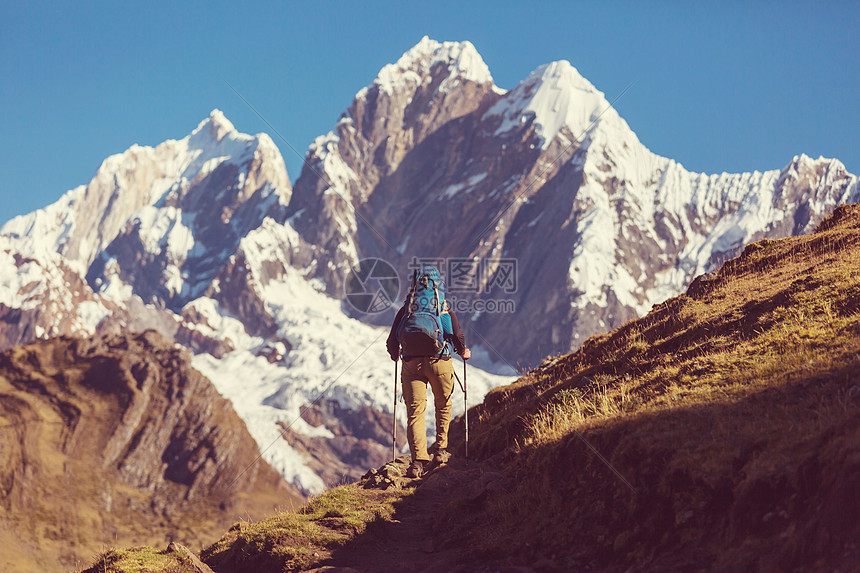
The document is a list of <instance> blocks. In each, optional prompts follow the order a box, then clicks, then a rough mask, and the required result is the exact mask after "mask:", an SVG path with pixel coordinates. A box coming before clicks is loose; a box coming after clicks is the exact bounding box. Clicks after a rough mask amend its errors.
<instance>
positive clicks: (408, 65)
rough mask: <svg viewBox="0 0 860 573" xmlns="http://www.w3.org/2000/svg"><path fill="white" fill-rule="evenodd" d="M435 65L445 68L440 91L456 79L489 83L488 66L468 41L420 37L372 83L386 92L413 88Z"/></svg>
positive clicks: (361, 92) (447, 88)
mask: <svg viewBox="0 0 860 573" xmlns="http://www.w3.org/2000/svg"><path fill="white" fill-rule="evenodd" d="M437 64H444V65H446V66H447V67H448V76H447V77H446V78H445V79H444V80H443V81H442V83H441V84H440V86H439V91H441V92H446V91H449V90H450V89H451V88H453V87H455V86H456V85H457V83H458V81H459V80H468V81H472V82H475V83H478V84H484V83H488V82H489V83H493V76H492V75H491V74H490V69H489V68H488V67H487V64H486V63H485V62H484V59H483V58H482V57H481V55H480V54H479V53H478V50H476V49H475V46H473V45H472V43H471V42H437V41H436V40H431V39H430V38H428V37H427V36H424V37H423V38H421V41H420V42H418V43H417V44H416V45H415V46H413V47H412V48H411V49H409V50H408V51H407V52H406V53H405V54H403V55H402V56H401V57H400V59H399V60H397V61H396V62H395V63H393V64H388V65H386V66H385V67H383V68H382V69H381V70H380V71H379V75H377V76H376V79H374V80H373V85H375V86H378V87H379V91H380V92H382V93H386V94H392V93H395V92H397V91H399V90H401V89H402V88H404V87H407V86H409V87H412V88H414V87H416V86H418V85H421V84H422V82H429V81H430V77H431V76H430V72H431V71H432V70H433V67H434V66H436V65H437ZM367 89H368V88H364V89H363V90H361V91H360V92H359V93H358V95H357V97H363V96H364V95H365V94H366V93H367Z"/></svg>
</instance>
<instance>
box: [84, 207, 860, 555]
mask: <svg viewBox="0 0 860 573" xmlns="http://www.w3.org/2000/svg"><path fill="white" fill-rule="evenodd" d="M858 351H860V207H858V206H846V207H840V208H839V209H837V211H836V212H835V213H834V215H833V216H832V217H830V218H828V219H827V220H826V221H824V222H823V223H822V225H821V226H820V228H819V229H818V230H817V231H816V232H815V233H813V234H811V235H809V236H804V237H795V238H788V239H784V240H779V241H762V242H759V243H756V244H753V245H750V246H748V247H747V248H746V250H745V251H744V253H743V254H742V255H741V256H740V257H738V258H737V259H734V260H732V261H729V262H728V263H726V264H725V265H724V266H723V267H722V268H721V269H720V270H719V272H717V273H715V274H713V275H708V276H703V277H700V278H699V279H697V280H696V281H695V282H694V283H693V285H691V287H690V289H689V290H688V292H687V293H686V294H684V295H681V296H678V297H676V298H673V299H670V300H668V301H666V302H665V303H663V304H661V305H658V306H656V307H655V308H654V309H653V311H652V312H651V313H649V314H648V315H647V316H646V317H644V318H642V319H639V320H635V321H631V322H630V323H628V324H626V325H624V326H623V327H622V328H619V329H617V330H615V331H613V332H611V333H609V334H606V335H601V336H596V337H593V338H591V339H590V340H588V341H587V342H586V343H585V344H584V345H583V347H582V348H581V349H580V350H579V351H577V352H575V353H572V354H569V355H566V356H558V357H552V358H549V359H547V360H546V361H544V363H543V364H541V366H540V367H538V368H536V369H535V370H533V371H532V372H530V373H528V374H527V375H525V376H523V377H522V378H521V379H519V380H518V381H517V382H516V383H514V384H512V385H510V386H507V387H504V388H499V389H497V390H495V391H493V392H491V393H490V394H489V395H488V396H487V398H486V399H485V401H484V403H483V404H482V405H480V406H478V407H476V408H475V409H474V410H473V412H472V414H471V415H470V420H471V421H473V423H474V426H473V427H472V429H471V443H470V453H471V454H472V455H473V457H475V458H477V459H475V460H470V461H468V462H466V461H462V460H461V461H460V462H459V463H451V464H449V466H448V467H445V468H442V469H440V470H439V471H438V472H436V473H435V474H434V475H432V476H430V477H429V478H427V480H426V481H424V482H417V483H413V484H408V487H406V488H405V489H403V490H400V491H399V493H398V495H397V496H393V497H392V498H391V499H385V498H384V497H377V498H374V499H370V498H367V497H366V496H367V495H368V494H367V492H366V490H361V489H360V488H359V486H357V485H352V486H346V487H344V488H338V489H337V490H333V491H332V492H330V493H328V494H325V495H324V496H322V497H321V498H320V499H319V500H317V501H315V502H314V503H315V504H317V505H313V504H312V505H311V506H309V509H308V510H306V511H305V515H311V516H314V515H315V512H316V510H315V509H314V508H315V507H317V506H321V507H328V506H331V504H333V503H334V504H335V505H337V504H342V505H343V507H345V508H348V507H349V506H352V509H350V510H349V511H358V510H362V511H364V512H365V513H364V515H365V518H364V519H362V520H361V523H362V525H361V526H360V527H352V528H351V529H349V530H348V531H347V529H348V528H344V527H340V528H339V529H338V532H339V534H342V535H341V536H340V537H337V539H336V540H335V541H334V542H332V543H334V544H336V546H337V550H336V551H335V550H332V549H331V547H332V546H331V545H324V543H323V544H321V543H320V540H321V539H322V540H323V541H325V539H328V537H325V536H327V535H329V532H328V531H327V530H321V529H317V530H315V532H310V533H309V532H308V531H307V529H302V528H301V527H292V526H291V527H289V528H287V527H281V526H272V525H270V524H271V523H272V522H271V520H270V521H269V522H261V523H259V524H240V525H237V526H234V528H233V529H232V530H231V531H230V532H228V533H227V534H226V535H225V536H224V538H223V539H222V540H221V541H219V542H218V543H216V544H215V545H213V546H212V547H210V548H209V549H207V550H205V551H204V552H203V555H204V560H205V561H207V562H208V563H209V565H210V566H212V567H213V569H214V570H215V571H234V570H237V567H238V564H239V563H240V562H247V563H256V564H259V565H261V567H260V568H258V569H257V570H260V571H269V570H271V571H281V570H302V569H309V568H312V567H320V566H323V565H337V566H353V567H355V568H356V569H358V570H379V571H385V570H389V568H387V565H386V564H387V563H396V562H397V558H402V559H401V563H400V570H402V567H403V566H404V565H408V569H410V570H427V571H433V570H439V569H440V568H445V569H450V568H451V567H450V564H451V563H458V564H460V566H461V567H462V570H465V571H472V570H487V571H489V570H494V569H496V568H500V567H503V566H510V565H513V566H528V567H529V568H531V569H532V570H536V571H541V570H565V571H566V570H585V571H587V570H618V571H625V570H628V569H629V570H634V571H667V570H668V571H698V570H711V571H795V570H797V571H808V570H820V571H836V570H841V571H852V570H857V569H858V568H860V549H858V546H857V543H858V542H857V540H858V539H860V481H858V479H857V476H858V475H860V358H858V356H860V354H858ZM362 496H365V497H362ZM428 499H434V500H436V502H437V503H436V505H432V506H431V505H428V502H427V500H428ZM337 500H340V501H337ZM345 500H352V501H350V502H349V503H345ZM355 500H359V501H358V502H356V501H355ZM362 500H364V501H362ZM330 510H331V509H329V510H327V511H330ZM371 510H372V511H371ZM338 511H340V510H338ZM344 511H346V510H344ZM368 511H369V513H368ZM337 513H338V512H335V513H334V514H331V515H329V518H335V519H339V520H343V517H338V515H337ZM415 513H425V514H427V513H429V514H430V517H431V518H430V519H429V520H428V521H427V522H426V523H425V524H424V525H421V527H423V529H416V527H418V525H416V524H415V523H413V524H412V525H411V526H410V528H409V529H405V530H404V527H405V525H404V523H405V522H406V520H407V519H408V518H409V517H410V516H412V515H414V514H415ZM273 519H274V518H273ZM281 519H284V518H281ZM289 519H296V518H289ZM325 519H326V517H325V516H323V515H320V516H316V517H314V520H315V523H316V525H319V524H320V522H322V523H323V524H325V521H324V520H325ZM368 520H370V521H368ZM368 523H369V525H365V524H368ZM329 529H330V528H329ZM246 530H248V531H249V533H248V534H247V535H246V534H244V532H245V531H246ZM320 531H322V534H323V537H320ZM403 531H405V532H406V533H407V534H408V535H399V536H398V535H396V534H397V533H398V532H403ZM392 539H393V540H392ZM428 540H429V545H427V546H426V547H424V549H423V553H422V550H419V549H416V548H417V547H418V546H419V545H421V544H426V543H427V542H428ZM320 547H322V548H323V550H322V551H321V550H319V548H320ZM287 548H289V549H287ZM369 549H372V550H373V551H374V552H375V555H385V556H387V559H388V560H386V561H380V562H379V563H378V564H377V565H378V566H377V567H374V566H373V563H372V561H368V554H369ZM416 551H417V553H416ZM287 553H289V554H290V555H293V554H300V555H301V556H302V557H301V559H298V560H295V559H293V558H292V557H290V558H289V559H293V560H292V561H290V560H289V559H281V560H280V561H278V562H277V563H276V562H275V561H274V559H275V558H277V557H278V556H280V555H285V554H287ZM225 555H229V556H233V557H237V558H238V557H239V556H241V560H240V561H233V562H231V563H227V562H226V561H224V560H219V558H216V557H217V556H221V557H222V558H223V556H225ZM371 555H373V554H372V553H371ZM416 555H417V556H418V557H419V558H416ZM264 563H265V564H268V565H265V566H263V565H262V564H264ZM93 570H98V571H103V570H123V569H104V568H103V569H93ZM249 570H250V569H249ZM390 570H397V567H395V566H391V567H390Z"/></svg>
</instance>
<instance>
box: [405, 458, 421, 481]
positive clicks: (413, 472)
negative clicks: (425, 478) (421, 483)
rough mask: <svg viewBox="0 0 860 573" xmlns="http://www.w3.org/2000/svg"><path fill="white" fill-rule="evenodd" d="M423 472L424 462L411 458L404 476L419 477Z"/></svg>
mask: <svg viewBox="0 0 860 573" xmlns="http://www.w3.org/2000/svg"><path fill="white" fill-rule="evenodd" d="M423 473H424V462H422V461H421V460H412V463H411V464H409V468H407V470H406V477H408V478H412V479H415V478H420V477H421V475H422V474H423Z"/></svg>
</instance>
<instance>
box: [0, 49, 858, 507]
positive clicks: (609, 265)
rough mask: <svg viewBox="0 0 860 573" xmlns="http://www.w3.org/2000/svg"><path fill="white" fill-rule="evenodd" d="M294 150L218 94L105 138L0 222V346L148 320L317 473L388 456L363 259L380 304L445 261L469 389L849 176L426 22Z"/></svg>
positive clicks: (813, 207)
mask: <svg viewBox="0 0 860 573" xmlns="http://www.w3.org/2000/svg"><path fill="white" fill-rule="evenodd" d="M306 160H307V162H306V165H305V167H304V169H303V170H302V172H301V174H300V176H299V177H298V179H297V180H296V181H295V185H294V186H291V183H290V179H289V177H288V175H287V172H286V169H285V167H284V163H283V159H282V157H281V155H280V153H279V151H278V149H277V147H276V146H275V144H274V143H273V141H272V140H271V138H270V137H269V136H267V135H265V134H258V135H254V136H251V135H245V134H242V133H239V132H238V131H237V130H236V129H235V128H234V127H233V125H232V124H231V123H230V122H229V121H228V120H227V119H226V118H225V117H224V115H223V114H222V113H221V112H219V111H217V110H215V111H213V112H212V113H211V114H210V116H209V117H208V118H206V119H204V120H203V121H202V122H201V123H200V124H199V125H198V127H197V128H196V129H195V130H194V131H192V132H191V134H189V135H188V136H187V137H185V138H183V139H180V140H176V141H174V140H170V141H166V142H164V143H162V144H160V145H158V146H156V147H154V148H151V147H142V146H133V147H132V148H130V149H129V150H127V151H125V152H124V153H121V154H118V155H115V156H112V157H109V158H108V159H106V160H105V161H104V163H103V164H102V165H101V166H100V167H99V169H98V170H97V172H96V174H95V176H94V177H93V179H92V180H91V181H90V182H89V183H88V184H87V185H85V186H80V187H78V188H75V189H73V190H71V191H69V192H68V193H66V194H65V195H64V196H63V197H62V198H61V199H60V200H59V201H58V202H57V203H55V204H53V205H50V206H48V207H46V208H45V209H42V210H39V211H36V212H34V213H31V214H29V215H25V216H22V217H17V218H15V219H13V220H11V221H9V222H8V223H6V224H5V225H4V226H3V227H2V228H0V277H2V279H0V347H11V346H14V345H17V344H21V343H24V342H29V341H32V340H36V339H39V338H44V337H50V336H56V335H61V334H67V335H78V336H92V335H93V334H95V333H119V332H125V331H132V332H134V331H140V330H144V329H148V328H151V329H155V330H157V331H159V332H160V333H162V334H163V335H164V336H166V337H167V338H168V339H170V340H173V341H175V342H177V343H179V344H181V345H183V346H185V347H187V348H188V349H190V350H191V351H192V352H193V353H194V356H193V359H192V361H193V364H194V367H195V368H197V369H198V370H199V371H200V372H202V373H203V374H204V375H206V376H207V377H209V378H210V379H211V380H212V382H213V383H214V384H215V386H216V387H217V388H218V390H219V392H220V393H221V394H222V395H223V396H225V397H226V398H228V399H229V400H231V402H232V403H233V405H234V407H235V408H236V411H237V412H238V413H239V415H240V416H241V417H242V418H243V420H244V421H245V423H246V424H247V426H248V429H249V431H250V432H251V434H252V435H253V436H254V438H255V440H256V441H257V444H258V446H259V447H260V449H261V451H262V452H263V455H264V457H265V459H266V460H267V461H268V462H269V463H271V464H272V465H273V466H274V467H275V468H276V469H277V470H278V471H280V472H281V473H282V474H283V475H284V476H285V477H286V478H287V480H288V481H289V482H290V483H292V484H294V485H296V486H297V487H298V488H299V489H300V490H301V491H302V492H303V493H304V494H309V493H318V492H320V491H322V490H323V489H325V488H326V487H328V486H330V485H332V484H333V483H337V481H339V480H340V479H342V478H338V479H335V476H336V475H340V476H344V477H346V478H348V479H356V478H357V477H358V476H360V475H361V474H362V473H363V472H364V471H365V470H366V467H367V465H368V464H371V465H377V464H378V463H381V462H382V461H384V460H385V459H387V456H388V455H389V448H390V442H389V438H388V429H390V427H391V426H390V421H389V418H388V415H389V414H391V413H392V409H394V407H395V403H394V401H393V396H392V385H393V380H392V378H393V376H394V373H393V371H392V368H393V364H392V363H391V362H390V361H389V359H388V356H387V354H386V352H385V350H384V339H385V336H386V334H387V329H386V328H385V327H386V326H387V325H388V324H390V321H391V319H392V317H393V309H389V310H387V311H386V312H373V313H368V312H365V311H367V310H368V309H366V308H362V309H357V308H354V307H353V306H352V305H351V304H350V302H349V300H348V299H347V300H344V299H345V296H346V294H348V292H349V290H348V289H355V288H357V287H360V288H369V286H368V285H369V284H370V283H372V282H373V281H369V280H368V279H369V278H371V277H370V275H372V274H373V273H372V272H371V271H369V270H367V268H370V267H368V264H367V263H365V266H364V267H361V266H359V263H360V261H362V260H366V259H372V258H377V259H382V260H383V261H384V262H387V263H389V264H390V265H391V267H392V268H393V269H395V271H396V274H397V275H398V276H399V277H400V280H399V283H400V285H399V286H400V288H399V289H392V292H391V293H389V292H388V291H385V289H380V288H379V287H378V286H376V287H373V288H374V289H376V290H375V291H373V290H371V291H370V292H376V294H380V292H381V291H385V292H384V294H385V297H381V298H379V297H377V298H378V300H383V302H385V301H389V300H399V298H400V297H402V296H403V294H404V293H405V291H406V288H405V284H406V283H407V277H408V276H409V272H410V266H411V264H412V263H413V262H414V261H415V260H416V259H418V258H420V259H433V260H436V261H439V262H440V266H441V267H442V269H443V272H445V273H446V276H447V280H448V283H449V285H448V286H449V299H450V302H451V304H452V306H453V308H455V309H456V310H457V312H458V314H459V316H460V318H461V322H462V323H463V324H464V327H465V330H466V334H467V337H468V339H469V344H470V345H471V346H473V347H474V350H475V360H474V363H475V365H476V366H483V367H484V368H485V369H486V371H484V370H481V369H480V368H476V367H472V368H471V369H470V371H469V377H468V380H469V387H470V391H469V397H470V399H471V400H472V403H476V402H477V401H479V400H480V399H481V398H482V397H483V396H484V394H485V393H486V392H487V391H489V390H490V389H491V388H493V387H496V386H498V385H500V384H503V383H505V382H508V381H510V374H511V373H512V372H513V370H514V365H516V366H520V365H525V366H529V365H534V364H537V363H538V362H539V361H540V360H541V359H542V358H543V357H544V356H545V355H546V354H557V353H561V352H567V351H569V350H571V349H572V348H576V347H578V346H579V344H580V341H582V340H584V339H585V338H586V337H587V336H589V335H591V334H593V333H594V332H601V331H605V330H607V329H609V328H611V327H614V326H617V325H619V324H622V323H624V322H626V321H627V320H629V319H631V318H633V317H636V316H640V315H642V314H644V313H645V312H646V311H647V310H648V309H649V308H651V306H652V305H653V304H655V303H659V302H661V301H662V300H664V299H665V298H667V297H669V296H672V295H674V294H677V293H679V292H681V291H682V290H683V289H684V288H685V287H686V286H687V285H688V283H689V282H690V281H691V280H692V278H693V277H694V276H697V275H699V274H701V273H703V272H706V271H710V270H712V269H714V268H716V266H717V265H718V263H719V262H720V261H721V260H723V259H724V258H727V257H730V256H731V255H732V254H734V253H736V252H737V251H738V250H739V249H741V248H743V246H744V245H745V244H747V243H748V242H750V241H754V240H758V239H760V238H763V237H776V236H782V235H785V234H797V233H802V232H806V231H808V230H810V229H811V228H813V227H814V225H815V224H817V223H818V222H819V221H820V220H821V219H822V218H823V217H824V216H825V215H826V214H827V213H829V212H831V211H832V209H833V208H834V206H835V205H837V204H840V203H846V202H854V201H857V200H858V194H860V191H858V185H857V177H856V176H854V175H851V174H849V173H847V172H846V170H845V168H844V166H843V165H842V164H841V163H839V162H838V161H836V160H828V159H823V158H819V159H817V160H812V159H810V158H808V157H806V156H803V155H800V156H797V157H795V158H794V159H793V160H792V161H791V162H790V163H789V164H788V165H787V166H786V167H785V168H784V169H782V170H779V171H766V172H761V173H759V172H756V173H751V174H750V173H746V174H721V175H705V174H696V173H691V172H688V171H687V170H685V169H684V168H683V167H682V166H681V165H679V164H678V163H676V162H674V161H672V160H671V159H667V158H662V157H659V156H657V155H655V154H653V153H651V152H650V151H648V149H647V148H646V147H645V146H644V145H643V144H642V143H640V142H639V140H638V138H637V137H636V135H635V134H634V133H633V132H632V131H631V130H630V128H629V126H627V124H626V123H625V122H624V120H623V119H622V118H621V117H620V116H619V115H618V114H617V113H616V112H615V110H614V109H613V108H612V107H611V106H610V105H609V102H608V101H607V100H606V98H605V96H604V95H603V94H602V93H601V92H600V91H598V90H597V89H596V88H595V87H594V86H593V85H592V84H591V83H589V82H588V80H586V79H585V78H583V77H582V76H581V75H580V74H579V73H578V72H577V71H576V70H575V69H574V68H573V66H571V65H570V64H569V63H568V62H566V61H559V62H553V63H550V64H547V65H544V66H541V67H539V68H538V69H536V70H535V71H534V72H533V73H532V74H531V75H530V76H529V77H528V78H526V79H525V80H523V81H522V82H521V83H520V84H519V85H517V86H516V87H515V88H514V89H512V90H510V91H505V90H503V89H501V88H499V87H497V86H496V85H495V84H494V82H493V79H492V76H491V74H490V71H489V69H488V68H487V66H486V64H485V63H484V62H483V60H482V58H481V57H480V55H479V54H478V52H477V50H476V49H475V47H474V46H473V45H472V44H470V43H469V42H461V43H456V42H444V43H440V42H436V41H433V40H430V39H428V38H423V39H422V40H421V41H420V42H419V43H418V44H417V45H416V46H414V47H413V48H412V49H410V50H408V51H407V52H406V53H405V54H403V56H402V57H401V58H400V59H399V60H397V62H395V63H393V64H390V65H388V66H385V67H384V68H383V69H382V70H381V71H380V72H379V74H378V75H377V77H376V78H375V79H374V80H373V81H372V83H371V84H370V85H368V86H367V87H365V88H362V89H361V90H359V91H358V92H357V93H356V95H355V97H354V100H353V102H352V104H351V105H350V106H349V108H348V109H347V110H346V111H345V112H344V114H343V115H342V117H341V118H340V120H339V121H338V122H337V123H336V125H335V126H334V129H333V130H332V131H331V132H329V133H328V134H326V135H323V136H320V137H319V138H317V139H316V140H315V141H314V142H313V144H312V145H311V146H310V149H309V150H308V153H307V156H306ZM382 266H384V265H382ZM372 268H376V267H372ZM355 269H358V270H357V271H356V270H355ZM386 280H387V279H386ZM388 286H390V284H389V285H388ZM395 290H396V291H397V292H394V291H395ZM362 294H366V293H362ZM386 297H387V298H386ZM383 306H386V305H383ZM374 310H378V309H374ZM512 332H514V333H516V335H515V336H511V335H510V333H512ZM459 368H460V366H458V371H459ZM490 372H492V373H490ZM458 396H459V394H458ZM458 396H457V397H455V400H454V408H455V414H457V413H461V412H463V409H464V405H463V404H462V403H461V402H460V400H459V398H458ZM359 412H360V414H359ZM398 415H399V416H398V417H399V420H401V421H403V420H404V419H405V417H404V408H402V407H401V408H398ZM356 416H358V417H359V418H358V419H357V418H356ZM357 428H365V429H368V430H367V431H364V430H361V431H360V433H361V437H360V438H359V437H357V435H355V434H353V433H352V432H354V431H358V430H356V429H357ZM429 430H430V431H432V426H431V427H430V428H429ZM348 436H352V437H353V438H356V440H357V441H356V442H351V441H350V440H349V439H348ZM347 442H349V444H350V445H349V446H348V447H347V446H345V445H344V444H345V443H347ZM352 451H360V452H363V453H362V454H361V455H357V456H355V455H353V454H352V453H350V452H352Z"/></svg>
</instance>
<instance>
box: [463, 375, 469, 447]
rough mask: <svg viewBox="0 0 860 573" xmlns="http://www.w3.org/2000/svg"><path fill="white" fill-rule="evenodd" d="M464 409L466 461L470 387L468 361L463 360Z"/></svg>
mask: <svg viewBox="0 0 860 573" xmlns="http://www.w3.org/2000/svg"><path fill="white" fill-rule="evenodd" d="M463 407H464V409H465V412H466V413H465V416H466V459H467V460H468V459H469V386H468V385H467V384H466V359H465V358H464V359H463Z"/></svg>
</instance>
